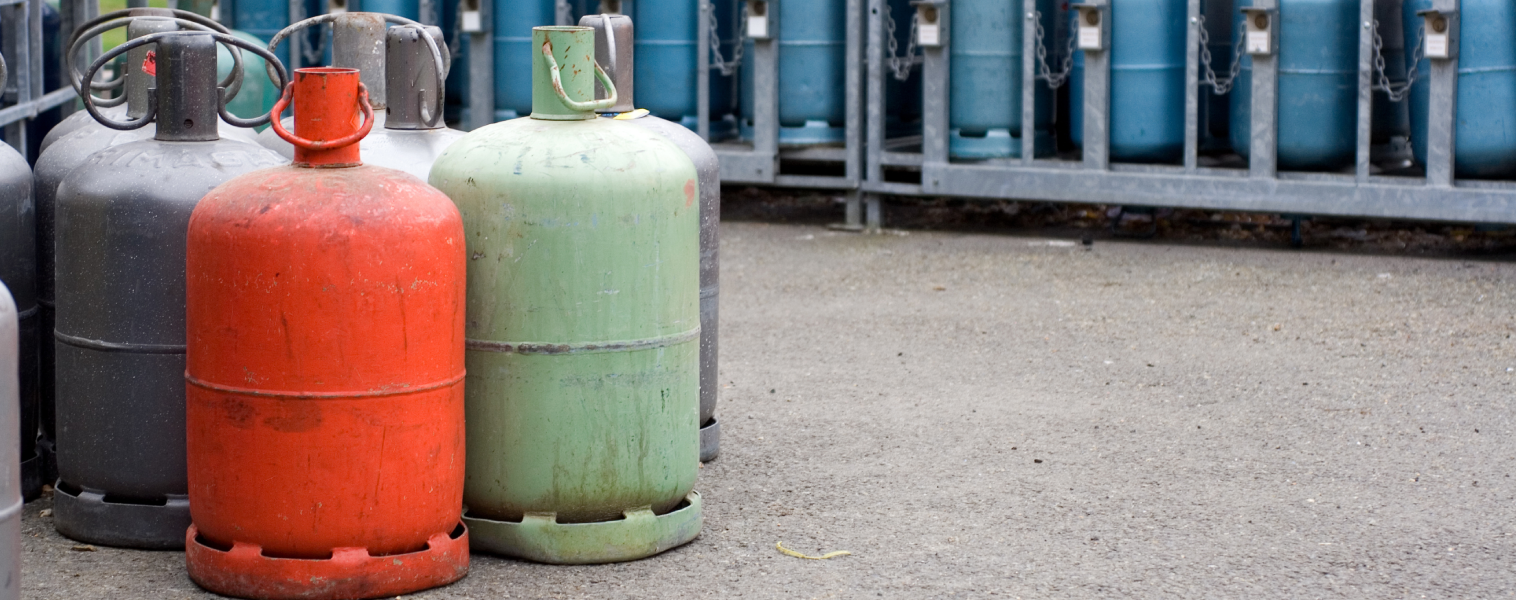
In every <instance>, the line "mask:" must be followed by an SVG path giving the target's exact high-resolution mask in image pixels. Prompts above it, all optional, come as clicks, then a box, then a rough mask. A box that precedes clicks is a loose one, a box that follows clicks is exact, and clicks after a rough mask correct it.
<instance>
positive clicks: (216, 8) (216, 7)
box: [211, 3, 221, 23]
mask: <svg viewBox="0 0 1516 600" xmlns="http://www.w3.org/2000/svg"><path fill="white" fill-rule="evenodd" d="M211 20H212V21H215V22H217V23H220V22H221V4H220V3H216V4H212V5H211Z"/></svg>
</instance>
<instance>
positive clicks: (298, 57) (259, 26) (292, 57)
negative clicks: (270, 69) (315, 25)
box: [220, 0, 326, 65]
mask: <svg viewBox="0 0 1516 600" xmlns="http://www.w3.org/2000/svg"><path fill="white" fill-rule="evenodd" d="M230 4H231V6H230V8H229V9H228V8H222V9H221V10H220V12H221V18H222V20H223V21H225V22H227V24H228V25H230V26H231V27H234V28H236V29H239V30H242V31H246V32H247V33H248V34H249V35H252V36H253V37H256V38H259V39H264V40H267V39H271V38H273V37H274V35H275V34H277V33H279V30H281V29H284V28H285V27H287V26H289V25H290V23H291V21H290V12H291V9H299V10H302V11H304V13H303V14H305V15H315V14H320V13H321V12H323V11H324V8H323V7H324V6H325V5H326V2H325V0H293V1H292V0H235V1H233V2H231V3H230ZM296 20H299V19H296ZM308 33H318V34H319V32H308ZM320 39H321V36H320V35H304V36H300V37H297V38H295V39H294V40H291V41H287V42H283V43H280V44H275V45H274V48H273V49H274V55H275V56H278V57H279V60H280V61H281V62H282V63H283V64H286V65H297V64H303V63H313V62H318V61H320V60H321V56H322V54H323V52H322V50H323V48H322V47H321V42H320V41H319V40H320Z"/></svg>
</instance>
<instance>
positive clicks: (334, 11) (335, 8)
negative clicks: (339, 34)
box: [326, 2, 347, 15]
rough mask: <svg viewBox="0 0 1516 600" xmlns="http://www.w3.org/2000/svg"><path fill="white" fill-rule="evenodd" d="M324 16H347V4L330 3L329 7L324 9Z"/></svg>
mask: <svg viewBox="0 0 1516 600" xmlns="http://www.w3.org/2000/svg"><path fill="white" fill-rule="evenodd" d="M326 14H329V15H345V14H347V3H346V2H332V3H331V4H330V5H329V6H327V7H326Z"/></svg>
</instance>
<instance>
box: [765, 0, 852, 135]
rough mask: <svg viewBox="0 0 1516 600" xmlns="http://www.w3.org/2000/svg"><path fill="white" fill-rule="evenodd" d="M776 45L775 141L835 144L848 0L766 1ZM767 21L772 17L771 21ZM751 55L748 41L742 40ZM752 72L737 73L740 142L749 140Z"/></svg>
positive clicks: (839, 130) (840, 121)
mask: <svg viewBox="0 0 1516 600" xmlns="http://www.w3.org/2000/svg"><path fill="white" fill-rule="evenodd" d="M768 6H770V7H771V8H773V9H774V10H777V11H778V12H779V15H778V17H779V18H778V22H774V23H771V24H770V25H769V27H770V29H771V33H772V34H773V35H774V37H775V38H776V40H777V42H778V44H779V125H780V129H779V143H781V144H784V145H787V146H797V145H812V144H829V143H840V142H842V141H843V139H844V137H845V133H846V132H845V130H844V125H845V123H844V121H845V120H846V118H847V103H846V101H845V96H846V92H847V85H846V83H847V82H846V79H847V77H846V75H847V18H848V16H847V0H769V2H768ZM771 21H772V19H771ZM743 44H744V48H745V50H744V54H745V55H746V56H753V55H754V50H753V40H751V39H747V40H744V41H743ZM753 85H754V82H753V69H743V70H742V118H741V119H740V121H739V122H740V124H741V135H742V137H743V139H749V140H750V139H752V138H753V129H752V128H753V122H752V115H753V111H754V110H755V105H754V100H753V89H754V88H753Z"/></svg>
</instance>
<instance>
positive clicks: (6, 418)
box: [0, 284, 21, 600]
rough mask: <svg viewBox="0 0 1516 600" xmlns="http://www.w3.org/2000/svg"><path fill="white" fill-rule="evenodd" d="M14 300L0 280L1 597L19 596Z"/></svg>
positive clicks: (0, 599)
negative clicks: (14, 435)
mask: <svg viewBox="0 0 1516 600" xmlns="http://www.w3.org/2000/svg"><path fill="white" fill-rule="evenodd" d="M18 318H19V315H17V314H16V303H15V301H13V300H12V299H11V295H10V292H9V291H7V290H6V289H5V285H4V284H0V507H3V508H0V600H20V598H21V489H20V482H21V475H20V474H19V473H17V472H16V465H17V464H18V463H19V461H20V456H19V455H18V454H17V452H16V449H17V448H18V445H17V441H16V440H14V439H6V438H9V437H10V435H9V434H7V433H5V432H13V431H16V428H17V427H19V425H18V422H19V421H20V418H19V414H18V413H19V412H20V411H18V410H17V407H16V405H17V404H19V396H20V387H21V386H20V382H19V381H18V380H17V379H16V371H17V369H18V368H19V367H18V366H17V365H18V361H17V360H16V358H17V357H16V348H17V346H18V345H19V344H20V341H21V340H20V338H19V336H18V334H17V331H16V321H17V319H18Z"/></svg>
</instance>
